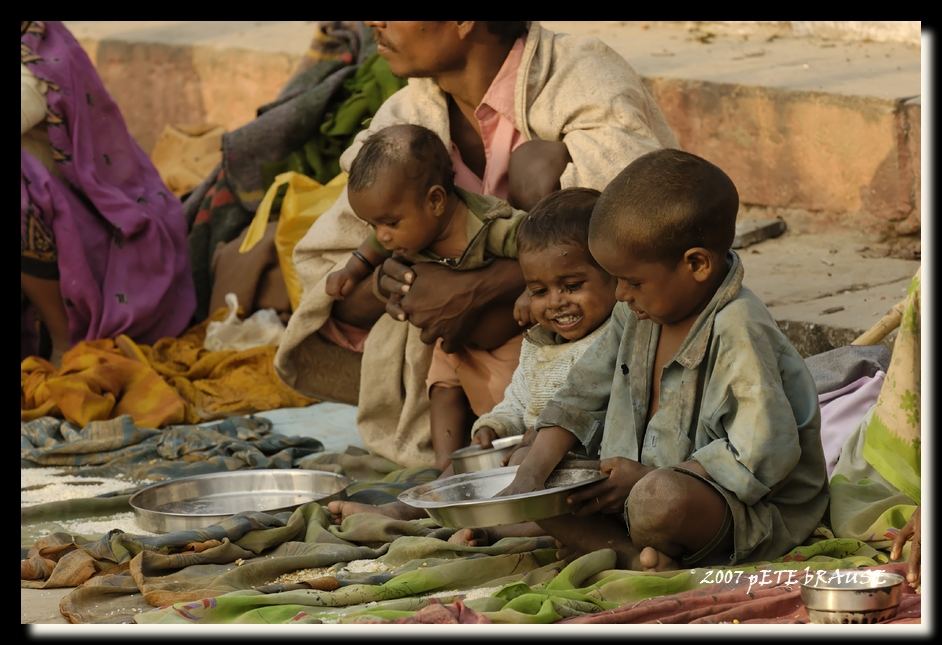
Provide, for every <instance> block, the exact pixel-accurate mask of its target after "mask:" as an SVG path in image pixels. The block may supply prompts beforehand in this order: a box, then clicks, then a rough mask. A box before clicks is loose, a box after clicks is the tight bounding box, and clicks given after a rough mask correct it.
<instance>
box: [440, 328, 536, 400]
mask: <svg viewBox="0 0 942 645" xmlns="http://www.w3.org/2000/svg"><path fill="white" fill-rule="evenodd" d="M522 342H523V334H519V335H517V336H514V337H513V338H511V339H510V340H508V341H507V342H506V343H504V344H503V345H501V346H500V347H498V348H497V349H492V350H483V349H467V348H465V349H461V350H459V351H457V352H455V353H454V354H448V353H446V352H445V351H444V350H443V349H442V340H441V338H439V339H438V342H437V343H435V349H434V350H433V351H432V364H431V365H430V366H429V370H428V379H427V380H426V382H425V383H426V386H427V387H428V389H429V390H431V389H432V386H433V385H442V386H445V387H460V388H462V389H463V390H464V393H465V395H466V396H467V397H468V403H469V404H470V405H471V410H473V411H474V414H476V415H477V416H481V415H482V414H486V413H488V412H490V411H491V409H492V408H493V407H494V406H495V405H497V404H498V403H499V402H500V401H502V400H503V398H504V390H506V389H507V386H508V385H510V379H511V377H512V376H513V373H514V370H515V369H517V363H518V362H519V361H520V345H521V343H522Z"/></svg>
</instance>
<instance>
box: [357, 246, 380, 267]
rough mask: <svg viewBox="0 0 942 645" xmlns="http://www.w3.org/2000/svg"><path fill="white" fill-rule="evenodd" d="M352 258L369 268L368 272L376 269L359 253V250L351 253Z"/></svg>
mask: <svg viewBox="0 0 942 645" xmlns="http://www.w3.org/2000/svg"><path fill="white" fill-rule="evenodd" d="M353 257H355V258H356V259H357V260H359V261H360V262H362V263H363V264H365V265H366V266H367V267H369V269H370V271H372V270H373V269H375V268H376V266H375V265H374V264H373V263H372V262H370V261H369V260H367V259H366V256H365V255H363V254H362V253H360V251H359V250H357V251H354V252H353Z"/></svg>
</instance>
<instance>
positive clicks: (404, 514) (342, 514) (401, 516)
mask: <svg viewBox="0 0 942 645" xmlns="http://www.w3.org/2000/svg"><path fill="white" fill-rule="evenodd" d="M454 474H455V469H454V467H453V466H451V465H450V464H449V466H448V468H446V469H445V470H444V471H442V474H441V475H439V476H438V477H437V478H436V479H444V478H445V477H451V476H452V475H454ZM327 510H328V511H329V512H330V514H331V515H332V516H333V517H332V518H331V519H332V520H333V522H334V524H340V523H341V522H343V521H344V520H345V519H347V518H348V517H349V516H351V515H356V514H357V513H375V514H377V515H385V516H386V517H391V518H393V519H394V520H421V519H423V518H426V517H428V514H426V512H425V511H423V510H422V509H421V508H416V507H414V506H409V505H408V504H405V503H403V502H400V501H399V500H396V501H395V502H389V503H388V504H378V505H373V504H363V503H361V502H348V501H344V500H336V501H333V502H328V503H327ZM472 546H473V545H472Z"/></svg>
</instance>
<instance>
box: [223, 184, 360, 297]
mask: <svg viewBox="0 0 942 645" xmlns="http://www.w3.org/2000/svg"><path fill="white" fill-rule="evenodd" d="M285 184H287V185H288V191H287V192H286V193H285V197H284V200H283V201H282V203H281V215H280V216H279V217H278V226H277V227H275V251H276V252H277V253H278V264H280V265H281V273H282V275H284V278H285V287H287V289H288V298H289V299H290V300H291V309H292V311H294V310H296V309H297V308H298V303H300V302H301V281H300V280H299V279H298V274H297V272H296V271H295V270H294V262H293V261H292V259H291V254H292V253H293V252H294V247H295V245H296V244H297V243H298V242H299V241H300V240H301V238H302V237H304V234H305V233H307V230H308V229H309V228H311V224H313V223H314V220H316V219H317V218H318V217H320V216H321V214H322V213H324V211H326V210H327V209H328V208H330V207H331V206H333V204H334V202H335V201H337V198H338V197H340V193H341V192H343V188H344V186H346V185H347V173H345V172H342V173H340V174H339V175H337V176H336V177H334V178H333V179H331V180H330V181H329V182H327V183H326V184H321V183H319V182H317V181H315V180H314V179H311V178H310V177H308V176H306V175H302V174H300V173H297V172H294V171H291V172H285V173H282V174H280V175H278V176H277V177H275V181H274V183H273V184H272V185H271V187H270V188H269V189H268V192H267V193H265V197H264V199H262V203H261V204H259V206H258V210H257V211H255V219H253V220H252V223H251V224H249V229H248V231H247V232H246V234H245V239H244V240H243V241H242V246H240V247H239V253H247V252H248V251H249V250H250V249H251V248H252V247H253V246H255V245H256V244H258V242H259V240H261V239H262V238H263V237H264V236H265V227H266V226H268V216H269V214H270V213H271V206H272V203H273V202H274V201H275V195H276V194H277V192H278V189H279V188H280V187H281V186H284V185H285Z"/></svg>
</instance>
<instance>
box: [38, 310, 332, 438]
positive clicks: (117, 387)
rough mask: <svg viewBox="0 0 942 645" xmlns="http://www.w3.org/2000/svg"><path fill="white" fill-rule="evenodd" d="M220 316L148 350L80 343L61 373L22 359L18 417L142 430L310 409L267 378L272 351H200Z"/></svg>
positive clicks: (125, 342)
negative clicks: (124, 421) (125, 418)
mask: <svg viewBox="0 0 942 645" xmlns="http://www.w3.org/2000/svg"><path fill="white" fill-rule="evenodd" d="M225 314H226V310H225V309H220V310H218V311H216V312H215V313H214V314H213V315H212V316H211V317H210V318H209V319H207V320H205V321H203V322H202V323H200V324H199V325H196V326H195V327H192V328H191V329H189V330H188V331H186V332H185V333H184V334H183V335H182V336H181V337H180V338H163V339H161V340H159V341H157V342H156V343H155V344H154V345H153V346H148V345H138V344H137V343H135V342H134V341H133V340H131V339H130V338H128V337H127V336H119V337H118V338H117V339H115V340H110V339H105V340H96V341H83V342H81V343H79V344H78V345H76V346H75V347H73V348H72V349H70V350H69V351H68V352H66V354H65V356H64V357H63V361H62V368H61V369H60V370H56V369H55V367H54V366H53V365H52V364H51V363H49V362H48V361H45V360H43V359H41V358H39V357H36V356H30V357H28V358H27V359H25V360H24V361H23V363H22V365H21V368H20V373H21V382H20V387H21V400H20V409H21V411H20V417H21V419H22V420H24V421H29V420H32V419H36V418H38V417H41V416H45V415H52V416H61V417H63V418H65V419H67V420H69V421H72V422H73V423H76V424H77V425H80V426H83V427H84V426H85V425H86V424H87V423H89V422H90V421H97V420H103V419H111V418H114V417H116V416H119V415H122V414H129V415H131V417H132V418H133V419H134V422H135V423H136V424H137V425H139V426H143V427H149V428H158V427H161V426H164V425H169V424H174V423H201V422H203V421H209V420H211V419H218V418H222V417H227V416H231V415H235V414H250V413H253V412H258V411H261V410H271V409H275V408H283V407H300V406H305V405H310V404H311V403H313V402H314V401H313V399H310V398H308V397H305V396H302V395H301V394H298V393H297V392H295V391H294V390H292V389H291V388H289V387H288V386H287V385H285V384H284V383H282V382H281V380H280V379H278V378H277V377H276V376H275V373H274V368H273V360H274V356H275V349H276V348H275V347H274V346H271V345H269V346H264V347H255V348H252V349H248V350H244V351H239V352H237V351H221V352H211V351H208V350H205V349H203V338H204V337H205V335H206V326H207V325H208V324H209V322H210V321H212V320H221V319H222V318H224V317H225Z"/></svg>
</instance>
